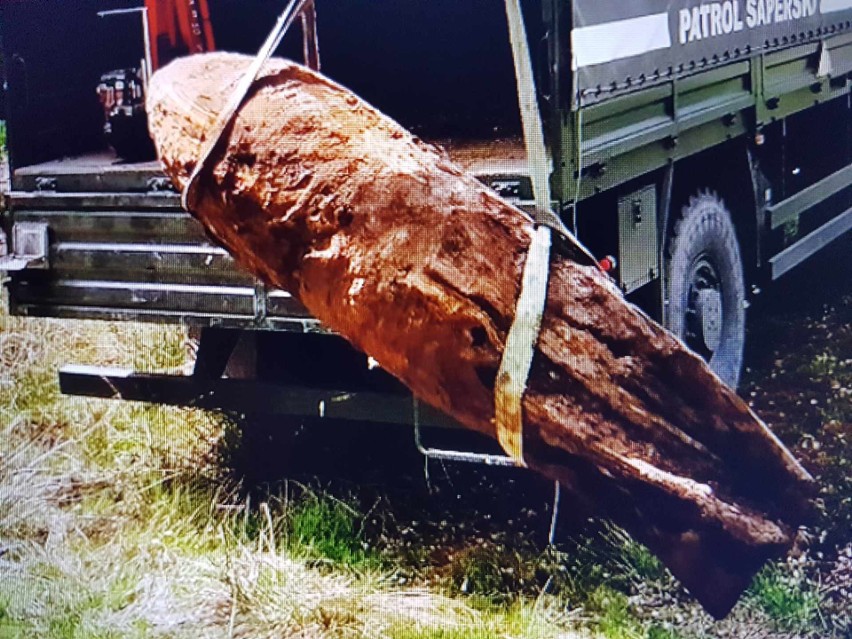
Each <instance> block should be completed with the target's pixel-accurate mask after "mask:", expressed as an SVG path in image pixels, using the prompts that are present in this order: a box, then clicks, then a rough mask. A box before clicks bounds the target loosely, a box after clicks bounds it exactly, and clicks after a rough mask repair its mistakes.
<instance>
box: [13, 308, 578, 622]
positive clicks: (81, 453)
mask: <svg viewBox="0 0 852 639" xmlns="http://www.w3.org/2000/svg"><path fill="white" fill-rule="evenodd" d="M2 303H3V305H4V307H5V300H2ZM184 343H185V335H184V333H183V332H182V331H181V330H180V329H177V328H167V327H158V326H138V325H129V324H120V325H119V324H106V323H95V322H71V321H62V322H60V321H54V320H38V319H22V318H14V317H9V316H8V315H6V314H5V311H4V314H1V315H0V637H3V638H6V637H21V638H23V637H36V636H37V637H50V638H57V639H65V638H68V639H72V638H73V639H90V638H111V637H122V638H124V637H174V638H181V637H187V638H193V639H195V638H198V637H247V638H248V637H251V638H263V637H269V638H270V639H272V638H273V637H274V638H276V639H277V638H281V637H300V638H307V637H335V638H338V637H340V638H349V637H353V638H356V637H357V638H361V637H376V638H381V637H389V638H390V637H399V638H400V639H404V638H408V637H415V636H417V637H419V636H423V637H450V636H452V637H458V638H461V639H464V638H472V637H480V636H530V637H542V638H550V637H557V636H563V637H567V636H568V634H566V633H567V630H566V628H568V626H569V625H570V624H569V622H570V620H569V619H566V618H562V617H560V614H561V613H560V612H559V606H558V605H556V604H553V603H552V602H550V603H549V602H548V601H547V600H544V599H543V600H542V601H539V602H530V603H527V604H524V603H519V604H518V605H517V606H515V607H514V609H513V610H510V611H506V612H496V611H495V612H478V611H475V610H473V609H471V608H470V607H469V606H468V605H467V604H466V603H465V602H464V601H463V600H460V599H453V598H449V597H446V596H443V595H441V594H440V593H436V592H432V591H429V590H425V589H416V588H402V587H400V586H399V585H398V583H397V581H396V579H395V578H394V575H393V571H392V569H388V568H378V567H375V565H374V564H368V563H362V564H356V565H354V566H346V567H341V568H337V567H336V566H335V565H334V563H333V562H332V563H331V567H329V564H317V562H316V561H312V560H311V554H310V552H308V549H306V548H304V547H303V548H302V549H301V550H302V551H301V552H300V551H299V549H294V547H293V545H292V543H289V544H288V543H283V541H282V538H281V535H282V532H281V531H282V530H286V529H287V525H286V521H285V520H286V519H287V518H288V517H291V516H292V515H293V513H292V512H290V511H288V510H287V508H285V507H283V506H281V505H280V504H278V505H276V506H274V507H269V506H266V505H265V504H264V505H261V506H259V507H252V506H251V505H249V504H246V503H243V502H240V501H239V500H238V499H237V498H236V497H235V494H236V492H235V491H234V486H233V485H231V484H230V483H229V481H228V479H227V475H226V474H224V473H223V472H222V469H221V468H219V467H218V466H217V463H216V459H217V455H216V449H217V446H218V444H219V442H220V439H221V438H222V436H223V433H224V432H225V429H226V428H227V424H226V423H225V422H223V421H222V420H221V419H219V418H217V417H216V416H214V415H210V414H206V413H203V412H200V411H193V410H179V409H172V408H164V407H151V406H145V405H140V404H131V403H126V402H109V401H101V400H93V399H84V398H69V397H64V396H62V395H61V394H60V392H59V389H58V386H57V381H56V368H57V367H58V366H59V365H61V364H62V363H65V362H67V361H73V362H75V363H90V364H99V365H121V366H134V367H136V368H137V369H139V368H141V369H148V370H169V369H180V368H182V367H183V366H184V364H185V361H184V360H185V348H184ZM282 522H283V523H282ZM376 565H377V564H376Z"/></svg>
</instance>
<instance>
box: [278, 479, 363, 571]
mask: <svg viewBox="0 0 852 639" xmlns="http://www.w3.org/2000/svg"><path fill="white" fill-rule="evenodd" d="M361 519H362V515H361V513H359V512H358V511H357V510H356V508H355V507H354V506H353V505H351V504H347V503H345V502H343V501H340V500H338V499H334V498H332V497H329V496H322V495H316V494H309V495H307V496H305V497H303V498H302V500H301V501H300V502H299V503H297V504H296V505H295V506H294V507H293V509H292V512H291V513H290V514H289V522H288V527H287V528H288V539H289V546H290V549H291V551H293V552H295V553H296V554H298V555H302V556H306V557H308V558H312V559H322V560H327V561H330V562H332V563H333V564H337V565H340V566H348V567H359V566H368V565H377V564H378V561H379V558H378V556H377V555H376V553H375V552H373V551H371V550H370V549H369V547H368V546H367V544H366V542H365V540H364V536H363V533H362V528H361Z"/></svg>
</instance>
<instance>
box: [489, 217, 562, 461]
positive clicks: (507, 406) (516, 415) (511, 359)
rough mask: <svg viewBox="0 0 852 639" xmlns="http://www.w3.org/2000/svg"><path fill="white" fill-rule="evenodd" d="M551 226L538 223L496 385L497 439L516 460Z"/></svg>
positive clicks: (544, 296)
mask: <svg viewBox="0 0 852 639" xmlns="http://www.w3.org/2000/svg"><path fill="white" fill-rule="evenodd" d="M551 240H552V238H551V229H550V227H549V226H546V225H543V224H542V225H538V226H537V227H536V229H535V232H534V234H533V238H532V241H531V242H530V247H529V251H528V252H527V260H526V263H525V264H524V272H523V275H522V276H521V291H520V294H519V295H518V302H517V306H516V308H515V319H514V321H513V322H512V326H511V328H510V329H509V333H508V335H507V336H506V345H505V347H504V348H503V357H502V359H501V360H500V368H499V369H498V371H497V381H496V383H495V386H494V413H495V420H496V429H497V440H498V441H499V442H500V445H501V446H502V447H503V450H504V451H506V454H508V455H509V456H511V457H512V458H513V459H514V460H515V461H516V462H517V463H519V464H523V465H526V464H525V461H524V442H523V439H524V411H523V401H524V393H525V392H526V388H527V380H528V378H529V374H530V368H531V367H532V361H533V356H534V355H535V346H536V342H537V341H538V334H539V331H540V330H541V320H542V317H543V316H544V304H545V301H546V300H547V281H548V277H549V274H550V247H551V243H552V241H551Z"/></svg>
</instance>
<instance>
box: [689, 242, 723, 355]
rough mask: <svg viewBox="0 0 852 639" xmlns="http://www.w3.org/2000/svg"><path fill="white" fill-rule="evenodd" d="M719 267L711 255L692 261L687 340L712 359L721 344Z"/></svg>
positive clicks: (696, 349)
mask: <svg viewBox="0 0 852 639" xmlns="http://www.w3.org/2000/svg"><path fill="white" fill-rule="evenodd" d="M721 288H722V286H721V282H720V281H719V276H718V273H717V271H716V268H715V267H714V265H713V264H712V262H711V261H710V260H709V259H708V257H707V256H706V255H705V256H702V257H701V258H699V259H698V260H696V262H695V263H694V264H693V266H692V269H691V273H690V279H689V297H688V306H687V330H686V335H685V337H686V342H687V344H688V345H689V346H690V348H692V349H693V350H695V351H697V352H699V353H701V354H702V355H703V356H704V357H705V359H708V360H709V359H710V357H712V355H713V353H714V352H715V351H716V349H718V348H719V345H720V344H721V343H722V325H723V320H724V317H723V311H722V291H721Z"/></svg>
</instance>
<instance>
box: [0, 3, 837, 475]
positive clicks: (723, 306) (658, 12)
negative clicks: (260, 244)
mask: <svg viewBox="0 0 852 639" xmlns="http://www.w3.org/2000/svg"><path fill="white" fill-rule="evenodd" d="M182 1H183V0H175V2H174V3H172V4H174V5H180V4H181V2H182ZM148 4H150V3H146V4H145V5H143V4H140V3H139V1H138V0H136V1H133V0H114V1H112V2H109V3H106V2H104V1H103V0H77V1H75V2H73V3H66V2H57V1H55V0H8V1H6V2H3V3H2V4H0V53H2V62H3V68H2V73H3V89H4V91H3V99H4V109H5V114H6V122H7V124H6V126H7V132H8V158H9V170H10V176H9V186H8V189H7V192H6V193H5V194H4V197H3V208H2V213H0V215H2V218H0V219H1V220H2V233H1V234H0V251H2V252H0V270H3V271H5V272H6V274H7V277H6V280H5V286H6V288H7V290H8V301H9V310H10V312H11V313H12V314H15V315H22V316H31V317H58V318H85V319H99V320H109V321H117V320H128V321H144V322H171V323H180V324H183V325H186V326H188V327H190V331H191V333H192V334H193V335H196V336H197V337H198V351H197V357H196V361H195V364H194V369H193V371H192V373H191V374H187V375H173V374H163V373H150V372H137V371H132V370H123V369H122V370H119V369H103V368H94V367H85V366H78V365H74V364H73V363H69V365H67V366H65V367H63V368H62V369H61V370H60V371H59V375H60V382H61V387H62V390H63V391H64V392H66V393H70V394H76V395H85V396H94V397H112V398H123V399H131V400H143V401H149V402H159V403H167V404H174V405H186V406H197V407H202V408H209V409H218V410H226V411H231V412H237V413H240V414H243V415H252V414H257V413H265V414H274V415H276V416H278V419H279V420H280V422H281V423H282V424H284V423H296V422H301V421H303V420H309V419H317V418H322V419H330V420H358V421H365V422H370V421H372V422H382V423H402V424H412V423H415V425H416V426H417V427H418V428H419V427H420V426H424V427H439V426H452V420H450V419H449V418H448V417H446V416H445V415H442V414H441V413H439V412H438V411H435V410H432V409H430V408H429V407H428V406H419V405H418V404H417V403H416V402H415V401H414V400H413V399H412V397H411V395H410V394H408V393H407V391H406V389H405V388H404V387H402V386H401V385H400V384H399V383H398V382H397V381H396V380H394V379H393V378H391V377H390V376H389V375H388V374H386V373H385V372H384V371H382V370H381V368H379V367H377V366H376V365H375V362H372V361H371V360H370V359H369V358H368V357H367V356H365V355H363V354H361V353H359V352H358V351H356V350H355V349H353V348H352V347H351V346H350V345H349V344H348V343H346V342H345V341H344V340H342V339H341V338H340V337H338V336H336V335H334V334H332V333H330V332H329V331H327V330H325V329H324V328H323V326H321V325H320V324H319V323H318V322H317V321H316V320H315V319H314V318H312V317H310V315H309V314H308V313H307V312H306V311H305V310H304V309H303V308H302V307H301V306H300V305H299V304H298V303H297V301H296V300H294V298H293V297H292V296H291V295H289V294H288V293H287V292H286V291H280V290H270V289H268V288H266V287H265V286H264V285H263V284H261V283H259V282H258V281H255V280H254V279H252V278H251V277H250V276H248V275H246V274H245V273H243V272H241V271H240V270H238V269H236V268H235V267H234V265H233V263H232V261H231V258H230V257H229V255H228V254H227V253H226V252H225V251H224V250H223V249H222V248H220V247H218V246H217V245H215V244H214V243H213V242H212V241H211V240H209V239H208V238H207V237H206V235H205V234H204V232H203V230H202V228H201V227H200V225H199V224H198V223H197V222H196V221H195V220H194V219H193V218H192V217H191V216H190V215H189V214H188V213H187V212H186V211H184V210H183V209H182V208H181V205H180V195H179V194H178V193H177V192H175V190H174V188H173V187H172V185H171V183H170V182H169V181H168V180H167V179H166V178H165V177H164V175H163V174H162V172H161V170H160V167H159V165H158V164H157V162H156V161H153V160H148V159H145V158H139V157H133V154H132V153H126V152H125V153H124V155H125V156H127V157H124V158H122V157H119V156H118V155H117V154H116V151H115V149H111V148H110V147H109V146H108V145H107V144H106V142H105V141H104V135H103V134H104V107H105V106H110V105H114V102H113V103H110V102H109V100H107V102H106V103H105V102H104V99H103V95H104V94H109V91H113V94H109V95H113V98H114V91H115V89H116V88H119V85H118V84H117V83H121V87H125V85H128V86H129V85H132V84H133V80H132V78H133V75H132V74H131V75H128V74H126V73H123V74H122V73H119V74H115V73H112V70H115V69H127V68H137V67H139V66H140V65H139V60H140V59H142V61H143V62H142V64H141V67H142V69H143V73H141V74H140V75H138V77H139V78H140V82H143V80H144V74H145V73H146V72H150V71H151V66H150V65H151V60H152V59H153V58H154V57H156V55H157V54H160V57H162V54H161V53H160V52H161V50H160V49H159V47H160V46H161V44H162V42H161V41H162V40H163V38H164V37H165V36H164V34H162V33H160V32H159V31H157V29H158V26H157V24H156V23H152V22H151V15H150V12H149V11H146V9H147V8H149V7H148V6H146V5H148ZM154 4H157V2H154ZM189 4H190V5H192V6H195V7H197V6H198V3H194V2H190V3H189ZM521 8H522V12H521V13H520V15H518V16H514V17H513V16H512V14H511V13H510V12H507V10H506V6H504V4H503V2H499V1H497V0H488V1H484V0H476V1H471V2H458V0H431V1H430V2H420V1H417V0H406V1H403V2H400V1H398V0H371V1H370V2H364V3H354V2H349V1H347V0H315V5H314V4H313V3H309V9H310V14H311V18H312V19H311V20H303V21H302V23H301V24H300V25H297V27H298V28H296V29H294V31H293V33H292V34H290V35H288V38H287V39H285V41H284V43H283V45H282V54H284V55H291V56H298V55H300V54H301V53H303V52H304V54H305V55H306V59H307V61H308V62H309V63H311V64H312V65H314V66H316V65H318V64H319V61H320V57H319V53H320V52H321V54H322V56H321V61H322V70H323V72H324V73H326V74H327V75H329V76H330V77H332V78H333V79H335V80H337V81H338V82H340V83H341V84H343V85H344V86H347V87H349V88H350V89H352V90H353V91H355V92H356V93H358V94H359V95H361V96H362V97H364V98H365V99H366V100H367V101H369V102H371V103H373V104H374V105H376V106H377V107H379V108H380V109H382V110H383V111H385V112H386V113H388V114H389V115H391V116H392V117H394V118H395V119H397V120H398V121H400V122H401V123H402V124H404V125H405V126H407V127H408V128H410V129H412V130H413V131H414V132H415V133H416V134H417V135H419V136H420V137H422V138H424V139H426V140H429V141H433V142H436V143H438V144H440V145H441V146H443V147H444V148H445V149H446V150H447V152H448V154H449V155H450V157H451V158H452V159H453V160H454V161H455V162H457V163H458V164H459V165H460V166H462V167H463V168H464V169H465V170H467V171H469V172H471V173H473V174H474V175H476V176H477V177H478V178H479V179H480V180H481V181H482V182H484V183H485V184H486V185H488V186H489V187H491V188H493V189H494V190H495V191H496V192H497V193H498V194H499V195H500V196H502V197H504V198H505V199H507V200H508V201H510V202H511V203H513V204H515V205H517V206H518V207H520V208H521V209H524V210H527V211H532V210H534V209H535V207H536V202H535V200H536V193H535V192H534V191H535V189H534V181H535V171H534V170H533V168H534V167H535V166H536V165H537V163H538V165H539V166H540V165H542V163H544V165H545V166H546V171H547V176H546V178H547V179H546V185H547V191H548V201H549V202H550V204H551V209H552V211H553V212H555V213H556V214H557V215H558V216H559V217H560V218H561V220H562V221H563V222H564V223H565V224H566V225H567V226H568V228H569V229H570V230H571V231H572V232H573V233H574V234H575V235H576V236H577V237H578V238H579V239H580V240H581V241H582V242H583V243H584V244H585V245H586V246H587V247H588V248H589V249H590V251H591V252H592V253H593V254H594V255H595V256H596V257H597V258H598V259H599V260H600V265H601V268H603V269H605V270H607V272H608V273H609V274H610V275H611V277H612V278H613V279H614V280H615V282H617V284H618V286H620V287H621V289H622V290H623V292H624V294H625V295H626V296H627V297H628V298H629V299H630V300H631V301H633V302H635V303H636V304H638V305H639V306H641V307H642V308H643V309H644V310H645V311H646V312H647V313H649V314H650V315H651V316H652V317H654V318H655V319H657V320H658V321H660V322H661V323H662V324H664V325H665V326H666V327H667V328H669V329H670V330H671V331H672V332H673V333H674V334H676V335H677V336H678V337H680V338H681V339H682V340H683V341H684V342H685V343H686V344H687V345H688V346H689V347H690V348H692V349H693V350H694V351H695V352H697V353H698V354H699V355H701V356H702V357H704V358H705V359H706V360H707V362H708V363H709V366H710V367H711V368H712V369H713V370H714V371H715V372H716V373H717V374H718V375H719V377H720V378H721V379H722V380H723V381H725V382H726V383H728V384H729V385H731V386H736V384H737V382H738V380H739V376H740V371H741V369H742V366H743V347H744V341H745V329H746V309H747V307H748V305H749V303H750V301H751V299H752V298H753V296H754V295H756V294H758V293H759V291H760V290H761V289H762V288H765V287H766V285H767V283H769V282H771V281H773V280H776V279H778V278H780V277H782V276H784V275H785V274H786V273H788V272H789V271H790V270H791V269H794V268H795V267H796V266H797V265H799V264H801V263H802V262H804V261H805V260H807V259H808V258H810V257H811V256H813V255H815V254H817V253H818V252H819V251H820V250H821V249H822V248H824V247H825V246H827V245H829V244H830V243H833V242H836V241H839V240H840V239H841V238H842V237H844V235H845V234H846V233H847V232H848V231H849V229H850V228H852V113H850V110H852V92H850V84H852V1H850V0H721V1H705V0H636V1H634V2H630V3H624V2H614V1H612V0H523V2H522V3H521ZM203 9H204V11H203V12H202V14H203V15H201V18H203V20H201V21H198V20H196V22H194V23H193V24H194V25H195V28H194V30H193V29H190V31H192V32H193V33H195V34H196V35H198V33H199V28H198V27H199V26H200V27H203V29H204V33H205V34H206V38H205V39H203V40H204V42H205V43H206V44H204V46H207V47H208V48H209V47H212V46H213V40H212V35H213V34H215V46H216V47H217V48H221V49H228V50H235V51H243V52H254V51H256V50H257V49H258V47H259V46H260V44H261V42H262V41H263V38H264V36H265V35H266V32H267V31H268V30H269V28H270V27H271V26H272V24H273V23H274V22H275V18H276V16H277V15H278V13H279V12H280V11H281V9H282V6H281V4H280V3H277V2H273V1H271V0H209V7H207V3H204V7H203ZM107 10H108V12H109V13H110V15H102V14H104V12H105V11H107ZM190 13H191V12H190ZM183 15H187V14H186V11H184V14H183ZM193 15H195V17H196V18H198V15H199V14H198V13H194V14H193ZM305 15H307V13H305ZM140 16H141V28H140ZM314 16H315V18H316V20H315V21H314V20H313V17H314ZM184 26H185V23H184ZM518 33H520V34H521V36H520V37H519V36H518V35H517V34H518ZM35 34H38V35H37V37H34V36H35ZM152 34H153V35H152ZM513 34H514V35H513ZM171 36H172V40H174V33H172V34H171ZM317 36H319V37H317ZM317 42H320V43H321V46H319V47H318V46H317ZM186 48H187V49H192V47H186ZM189 52H191V51H184V53H189ZM152 53H153V54H154V55H152ZM519 56H522V57H524V58H525V59H524V60H521V61H522V62H524V63H526V64H527V66H528V68H529V69H531V70H532V76H531V77H522V74H516V70H517V69H518V68H520V67H519V65H518V62H519ZM145 61H147V65H148V66H147V68H146V62H145ZM105 74H106V75H105ZM104 78H106V79H104ZM128 78H130V79H128ZM105 82H106V84H107V86H106V87H103V86H102V87H101V90H100V93H101V98H102V99H101V101H100V103H99V101H98V96H97V92H96V88H97V87H98V86H99V84H100V85H103V84H104V83H105ZM110 82H111V83H112V84H110ZM525 96H526V97H527V98H529V97H530V96H531V99H528V100H527V106H532V112H533V113H534V114H535V116H536V118H537V123H538V124H539V125H540V130H541V132H542V135H543V145H541V148H543V149H544V151H543V154H542V155H541V156H540V157H538V158H537V159H536V158H532V157H530V151H529V149H530V148H532V147H530V146H529V144H525V143H524V138H523V135H524V130H525V127H524V126H523V125H524V121H523V118H521V117H520V116H519V108H518V107H519V97H520V101H521V103H524V97H525ZM107 120H108V118H107ZM120 144H121V143H120V142H114V146H115V147H116V148H117V147H119V146H120ZM119 150H120V149H119ZM484 249H485V247H484ZM418 443H419V440H418ZM459 458H464V456H463V455H461V454H460V455H459ZM489 461H493V460H491V459H490V458H489Z"/></svg>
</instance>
